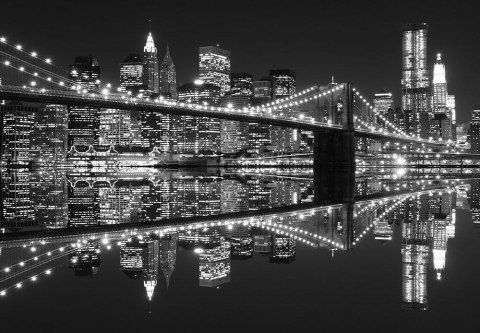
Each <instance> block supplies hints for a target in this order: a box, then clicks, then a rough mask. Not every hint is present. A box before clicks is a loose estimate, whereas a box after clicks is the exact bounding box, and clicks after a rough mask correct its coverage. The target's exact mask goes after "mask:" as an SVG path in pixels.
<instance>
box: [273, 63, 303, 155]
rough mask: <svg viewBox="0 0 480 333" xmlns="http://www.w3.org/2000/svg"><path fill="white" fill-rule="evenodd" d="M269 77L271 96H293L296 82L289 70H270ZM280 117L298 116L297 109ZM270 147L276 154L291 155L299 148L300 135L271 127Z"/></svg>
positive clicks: (296, 131)
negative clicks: (271, 82) (271, 86)
mask: <svg viewBox="0 0 480 333" xmlns="http://www.w3.org/2000/svg"><path fill="white" fill-rule="evenodd" d="M270 77H271V78H272V81H273V96H274V98H275V99H277V98H287V97H290V96H292V95H294V94H295V91H296V82H295V77H296V75H295V72H294V71H292V70H290V69H272V70H270ZM277 113H281V115H282V116H286V117H295V116H297V115H298V109H297V108H296V107H295V106H294V107H290V108H287V109H284V110H281V111H277ZM270 135H271V140H272V146H274V150H276V151H277V152H283V153H293V152H295V151H297V150H298V148H299V146H300V133H299V130H298V129H294V128H283V127H276V126H275V127H272V129H271V131H270Z"/></svg>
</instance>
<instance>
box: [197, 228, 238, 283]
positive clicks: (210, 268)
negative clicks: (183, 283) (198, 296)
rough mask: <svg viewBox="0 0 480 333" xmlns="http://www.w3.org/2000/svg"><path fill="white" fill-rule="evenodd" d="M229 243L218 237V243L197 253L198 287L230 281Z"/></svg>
mask: <svg viewBox="0 0 480 333" xmlns="http://www.w3.org/2000/svg"><path fill="white" fill-rule="evenodd" d="M230 271H231V260H230V243H229V242H228V241H226V240H225V239H224V238H223V237H220V239H219V241H218V243H216V244H214V245H213V246H209V247H207V248H205V249H204V250H203V252H202V253H200V254H199V276H198V279H199V285H200V287H218V286H220V285H222V284H225V283H228V282H230Z"/></svg>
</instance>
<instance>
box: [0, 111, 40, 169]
mask: <svg viewBox="0 0 480 333" xmlns="http://www.w3.org/2000/svg"><path fill="white" fill-rule="evenodd" d="M37 111H38V108H36V107H32V106H26V105H22V104H19V103H10V104H7V105H1V106H0V130H1V131H2V133H1V136H2V142H1V143H0V155H1V162H2V163H1V164H2V165H4V166H14V165H15V166H23V167H26V166H27V165H28V163H29V162H30V144H31V134H32V130H33V123H34V117H35V114H36V112H37Z"/></svg>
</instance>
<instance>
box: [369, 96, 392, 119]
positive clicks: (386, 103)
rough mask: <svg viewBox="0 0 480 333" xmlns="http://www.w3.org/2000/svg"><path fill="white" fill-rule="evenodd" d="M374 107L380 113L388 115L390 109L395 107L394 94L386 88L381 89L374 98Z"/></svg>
mask: <svg viewBox="0 0 480 333" xmlns="http://www.w3.org/2000/svg"><path fill="white" fill-rule="evenodd" d="M373 107H374V108H375V109H376V110H377V111H378V113H379V114H381V115H382V116H384V117H386V116H387V113H388V109H393V95H392V93H391V92H389V91H387V90H386V89H382V90H380V91H379V92H378V93H376V94H375V97H374V98H373Z"/></svg>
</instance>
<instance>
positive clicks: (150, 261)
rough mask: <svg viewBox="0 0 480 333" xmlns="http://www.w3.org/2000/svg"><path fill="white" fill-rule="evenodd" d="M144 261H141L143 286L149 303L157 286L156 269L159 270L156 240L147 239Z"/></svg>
mask: <svg viewBox="0 0 480 333" xmlns="http://www.w3.org/2000/svg"><path fill="white" fill-rule="evenodd" d="M146 250H147V251H146V253H145V260H144V261H143V286H144V287H145V291H146V292H147V297H148V299H149V300H150V301H151V300H152V297H153V293H154V292H155V287H156V286H157V279H158V268H159V246H158V240H157V239H149V240H148V242H147V249H146Z"/></svg>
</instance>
